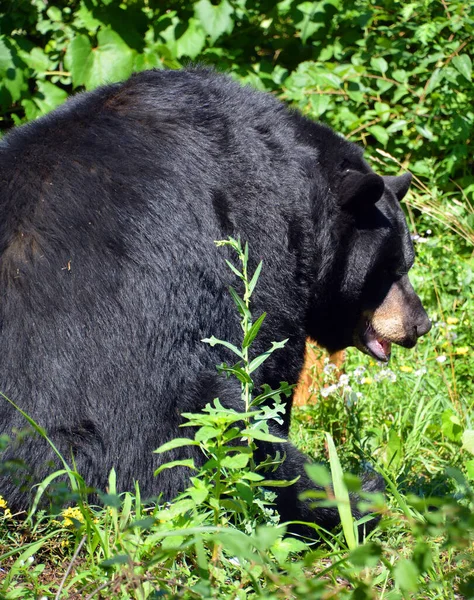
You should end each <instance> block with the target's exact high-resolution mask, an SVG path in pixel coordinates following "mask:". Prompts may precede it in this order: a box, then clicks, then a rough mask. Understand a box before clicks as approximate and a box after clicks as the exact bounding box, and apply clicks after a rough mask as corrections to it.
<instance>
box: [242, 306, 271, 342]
mask: <svg viewBox="0 0 474 600" xmlns="http://www.w3.org/2000/svg"><path fill="white" fill-rule="evenodd" d="M266 316H267V313H262V314H261V315H260V316H259V317H258V319H257V320H256V321H255V323H254V324H253V325H252V327H251V328H250V329H249V330H248V331H247V333H246V335H245V337H244V340H243V342H242V346H243V347H244V348H247V346H250V345H251V344H252V342H253V341H254V339H255V338H256V337H257V334H258V332H259V331H260V327H261V326H262V323H263V321H264V320H265V317H266Z"/></svg>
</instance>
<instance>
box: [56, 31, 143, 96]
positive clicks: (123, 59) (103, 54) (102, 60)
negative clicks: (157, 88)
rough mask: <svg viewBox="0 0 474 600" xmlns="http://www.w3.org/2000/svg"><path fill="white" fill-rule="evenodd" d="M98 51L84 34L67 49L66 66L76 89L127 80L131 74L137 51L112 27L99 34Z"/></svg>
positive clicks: (92, 87)
mask: <svg viewBox="0 0 474 600" xmlns="http://www.w3.org/2000/svg"><path fill="white" fill-rule="evenodd" d="M97 42H98V45H97V48H92V47H91V46H90V42H89V39H88V38H87V36H85V35H80V36H77V37H76V38H74V40H73V41H72V42H71V44H70V48H68V52H67V64H68V65H69V68H70V69H71V72H72V75H73V82H74V85H75V86H78V85H84V86H85V87H86V89H88V90H91V89H94V88H96V87H97V86H99V85H102V84H104V83H112V82H115V81H120V80H122V79H126V78H127V77H128V76H129V75H130V74H131V72H132V68H133V63H134V58H135V54H136V53H135V51H133V50H132V49H131V48H129V47H128V46H127V44H126V43H125V42H124V41H123V39H122V38H121V37H120V36H119V35H118V33H116V32H115V31H113V30H112V29H110V28H107V29H102V30H101V31H99V33H98V34H97Z"/></svg>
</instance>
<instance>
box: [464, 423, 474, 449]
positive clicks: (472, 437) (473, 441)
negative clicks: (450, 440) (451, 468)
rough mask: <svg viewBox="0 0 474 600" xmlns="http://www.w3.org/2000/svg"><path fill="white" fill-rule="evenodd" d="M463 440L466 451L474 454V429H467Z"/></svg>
mask: <svg viewBox="0 0 474 600" xmlns="http://www.w3.org/2000/svg"><path fill="white" fill-rule="evenodd" d="M461 439H462V447H463V448H464V450H467V451H468V452H470V453H471V454H474V429H466V431H465V432H464V433H463V434H462V438H461Z"/></svg>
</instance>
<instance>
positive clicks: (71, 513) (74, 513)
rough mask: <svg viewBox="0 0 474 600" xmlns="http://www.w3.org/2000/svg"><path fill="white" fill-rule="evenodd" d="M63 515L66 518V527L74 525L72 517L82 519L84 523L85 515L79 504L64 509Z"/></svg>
mask: <svg viewBox="0 0 474 600" xmlns="http://www.w3.org/2000/svg"><path fill="white" fill-rule="evenodd" d="M61 516H62V517H63V519H64V521H63V525H64V527H72V526H73V525H74V522H73V521H72V519H75V520H76V521H80V522H81V523H84V516H83V514H82V513H81V509H80V508H78V507H77V506H74V507H70V508H65V509H64V510H63V511H62V513H61Z"/></svg>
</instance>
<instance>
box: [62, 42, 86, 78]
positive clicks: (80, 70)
mask: <svg viewBox="0 0 474 600" xmlns="http://www.w3.org/2000/svg"><path fill="white" fill-rule="evenodd" d="M91 51H92V46H91V44H90V41H89V38H88V37H87V36H86V35H78V36H76V37H75V38H74V39H73V40H72V41H71V43H70V44H69V46H68V48H67V50H66V54H65V56H64V65H65V67H66V69H68V70H69V71H71V76H72V84H73V87H79V86H80V85H84V82H85V80H86V77H87V75H88V73H89V71H90V62H89V59H90V54H91Z"/></svg>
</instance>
